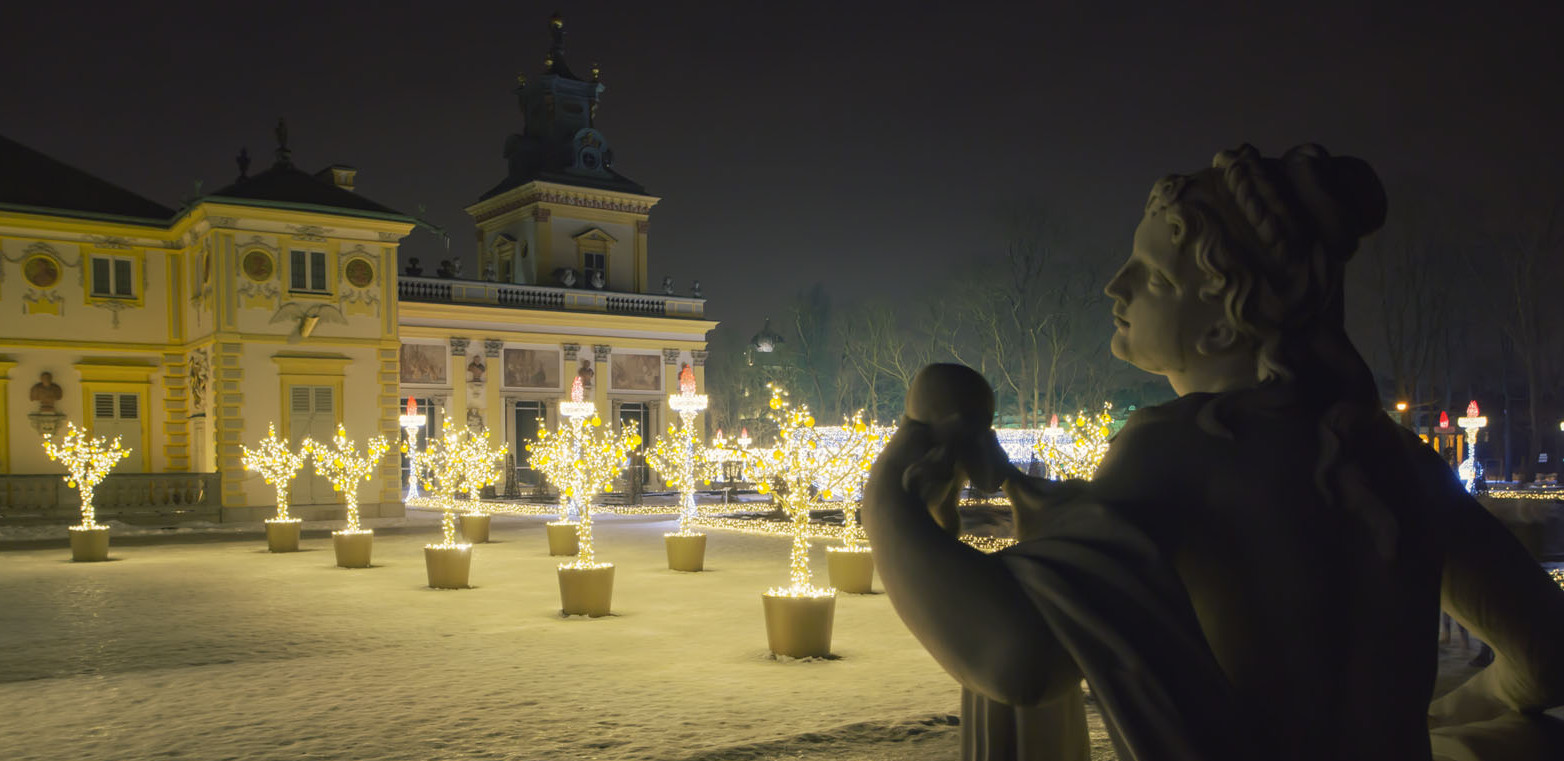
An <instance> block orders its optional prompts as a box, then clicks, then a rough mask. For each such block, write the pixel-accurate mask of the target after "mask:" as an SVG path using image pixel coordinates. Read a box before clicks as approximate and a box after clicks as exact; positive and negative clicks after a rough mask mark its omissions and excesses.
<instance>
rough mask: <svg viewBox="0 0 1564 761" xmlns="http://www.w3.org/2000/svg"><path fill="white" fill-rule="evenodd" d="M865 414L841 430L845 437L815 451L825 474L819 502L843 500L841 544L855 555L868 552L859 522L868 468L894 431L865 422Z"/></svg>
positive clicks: (859, 414)
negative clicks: (856, 552)
mask: <svg viewBox="0 0 1564 761" xmlns="http://www.w3.org/2000/svg"><path fill="white" fill-rule="evenodd" d="M863 412H864V411H863V410H859V411H857V412H856V413H854V414H853V416H852V418H851V419H850V420H848V421H847V424H846V425H844V426H843V427H842V430H843V431H844V432H845V434H846V435H845V436H841V437H837V440H835V441H830V442H829V443H823V444H822V446H819V447H817V448H816V449H815V450H814V451H815V452H817V453H818V455H817V458H816V459H817V460H819V461H820V465H819V467H820V471H821V474H822V477H821V479H820V480H819V481H817V482H816V483H817V484H820V485H823V486H822V487H821V489H820V498H821V499H822V500H829V499H832V498H833V497H835V498H837V499H840V500H841V503H842V542H843V544H845V545H846V546H847V549H849V550H853V551H862V550H865V549H868V545H867V544H866V542H867V539H866V538H865V537H864V535H863V524H862V523H860V522H859V521H858V507H859V505H860V504H861V502H860V501H859V500H860V498H861V496H862V495H861V494H860V492H862V491H863V486H864V484H865V483H868V481H869V468H870V467H872V466H873V465H874V461H875V459H876V458H878V457H879V456H880V451H881V450H883V449H885V442H887V441H889V440H890V437H891V433H892V429H889V428H885V427H882V426H875V425H870V424H868V423H866V422H864V419H863Z"/></svg>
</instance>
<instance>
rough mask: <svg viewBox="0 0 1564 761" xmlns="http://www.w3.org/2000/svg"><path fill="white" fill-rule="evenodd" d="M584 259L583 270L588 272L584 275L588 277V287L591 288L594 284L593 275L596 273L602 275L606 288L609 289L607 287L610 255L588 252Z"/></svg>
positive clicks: (583, 256)
mask: <svg viewBox="0 0 1564 761" xmlns="http://www.w3.org/2000/svg"><path fill="white" fill-rule="evenodd" d="M582 259H583V264H582V269H584V270H586V271H585V272H584V273H582V274H584V275H586V281H587V285H589V286H590V285H591V284H592V273H594V272H595V273H598V274H600V275H602V277H603V284H604V287H607V285H608V254H604V253H594V252H591V251H588V252H586V253H585V254H583V255H582Z"/></svg>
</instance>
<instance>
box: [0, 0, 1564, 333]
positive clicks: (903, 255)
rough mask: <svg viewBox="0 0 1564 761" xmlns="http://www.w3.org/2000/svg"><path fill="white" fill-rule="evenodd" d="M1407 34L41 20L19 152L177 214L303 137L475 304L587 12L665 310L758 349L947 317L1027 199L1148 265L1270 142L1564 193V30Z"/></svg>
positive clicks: (1428, 6) (1022, 13) (741, 7)
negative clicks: (775, 317)
mask: <svg viewBox="0 0 1564 761" xmlns="http://www.w3.org/2000/svg"><path fill="white" fill-rule="evenodd" d="M839 5H840V6H846V7H838V6H839ZM1223 5H1226V6H1228V7H1226V8H1225V9H1222V10H1216V9H1217V8H1219V7H1221V6H1223ZM1381 5H1383V4H1376V3H1366V2H1342V3H1337V2H1328V3H1327V2H1315V3H1307V4H1305V3H1288V4H1286V7H1287V8H1288V9H1289V10H1285V11H1280V10H1276V9H1274V8H1272V6H1281V4H1279V3H1259V2H1243V3H1231V4H1222V3H1178V2H1153V3H1117V2H1103V3H1064V2H1027V3H1016V4H1013V5H998V4H993V5H990V4H977V3H961V4H959V5H957V4H949V5H936V4H923V3H916V4H915V3H840V4H838V3H821V4H815V3H800V2H792V3H724V4H717V3H681V2H652V3H647V2H639V3H561V4H557V5H556V4H555V3H548V4H531V3H525V2H514V1H512V2H489V3H454V2H453V3H429V2H422V3H406V4H392V3H373V4H371V3H346V2H311V3H297V4H296V3H286V2H270V3H252V4H247V5H246V7H245V9H244V10H242V11H240V10H234V9H225V8H218V7H214V6H213V5H211V4H207V3H179V2H173V3H158V4H142V3H91V4H74V3H30V4H27V5H21V4H10V5H9V6H8V8H7V11H6V14H5V17H6V18H5V21H4V24H3V26H0V70H3V71H4V72H6V75H5V92H4V95H3V96H0V97H3V103H4V107H3V109H0V132H3V133H4V134H6V135H8V136H10V137H12V138H13V139H16V140H19V141H21V142H23V143H25V144H27V145H30V146H32V147H34V148H36V149H39V150H41V151H43V152H45V153H48V154H50V155H53V156H54V157H56V158H59V159H61V160H64V161H66V162H67V163H70V164H73V165H76V166H78V167H81V168H83V169H86V170H88V171H91V172H93V173H95V174H98V175H99V176H102V177H104V178H106V179H108V180H110V181H113V182H116V183H118V184H121V185H124V186H125V187H127V188H129V189H131V190H134V191H136V192H139V193H141V194H143V195H146V196H149V197H151V198H152V199H154V200H156V201H159V202H162V203H164V204H169V205H177V204H178V203H179V201H180V200H181V199H182V198H183V197H185V196H187V195H189V194H190V192H191V186H192V181H193V180H195V179H198V178H199V179H201V180H202V181H204V183H205V186H204V187H205V189H206V190H207V191H211V190H215V189H217V188H219V187H221V186H223V185H225V184H227V183H228V182H230V181H232V180H233V179H234V177H235V175H236V168H235V164H234V161H233V156H234V154H235V153H236V152H237V151H238V149H239V147H240V146H247V147H248V148H249V150H250V152H251V154H252V155H253V156H255V157H256V159H257V161H256V164H257V166H256V169H257V170H258V169H261V168H264V167H265V166H266V165H267V164H268V163H269V162H270V156H271V153H272V149H273V147H274V142H273V138H272V131H271V130H272V126H273V125H274V124H275V122H276V120H277V117H278V116H285V117H287V119H288V122H289V126H290V129H291V133H292V139H291V143H292V148H293V151H294V161H295V163H297V164H299V165H300V166H301V167H302V168H305V169H308V170H314V169H318V168H320V167H322V166H325V165H327V164H329V163H347V164H351V165H354V166H357V167H358V168H359V170H360V171H359V176H358V190H359V192H361V193H363V194H364V195H366V196H368V197H370V198H373V199H375V200H377V201H379V202H381V203H384V204H386V205H389V206H392V207H393V208H397V209H400V210H403V211H405V212H407V213H410V214H417V213H418V210H419V208H420V206H422V207H424V209H425V211H424V212H423V214H422V216H423V217H425V218H426V219H428V220H430V221H431V222H433V223H434V224H437V225H440V226H443V227H445V228H447V229H448V230H449V231H450V232H451V241H452V243H451V245H452V252H453V253H457V254H460V255H461V256H463V257H466V258H467V259H468V266H469V272H470V271H471V264H472V256H473V245H474V244H473V232H472V230H473V227H472V223H471V220H470V218H469V217H467V215H466V214H465V213H464V212H463V211H462V208H463V207H464V206H466V205H468V204H470V203H472V202H473V201H474V200H476V198H477V197H478V195H479V194H480V193H482V192H483V191H484V190H486V189H488V188H489V187H491V186H492V185H493V184H494V183H495V182H497V181H498V180H499V179H501V177H502V176H503V174H504V162H503V160H502V158H501V153H500V152H501V147H502V145H503V142H504V139H505V137H506V135H508V134H510V133H512V132H516V131H519V130H520V117H519V114H518V113H517V110H516V106H515V99H514V96H513V95H512V87H513V84H514V79H515V75H516V74H517V73H518V72H523V73H527V74H529V75H530V74H536V73H538V72H539V71H541V68H542V62H543V56H544V53H545V52H546V51H547V49H548V33H547V27H546V22H547V18H548V16H549V15H550V13H551V12H553V11H554V10H556V8H557V9H558V10H560V11H562V12H563V14H564V15H565V17H566V20H567V27H566V29H567V32H568V35H569V36H568V40H567V47H566V59H567V60H568V61H569V62H570V63H571V65H572V66H573V68H574V69H575V70H576V71H577V72H578V73H584V72H585V71H586V70H587V69H588V68H589V64H590V63H591V62H592V61H598V62H600V63H601V66H602V68H603V81H604V83H605V84H606V85H607V91H606V92H605V93H604V96H603V100H602V105H601V108H600V111H599V118H598V123H597V126H598V127H599V129H601V130H602V131H603V132H604V134H605V135H606V136H607V137H608V139H609V140H610V141H611V143H612V144H613V147H614V149H615V154H616V164H615V168H616V169H617V170H619V171H620V172H622V173H624V174H625V175H627V176H629V177H631V178H633V179H635V180H637V181H639V182H641V183H642V184H644V185H645V186H646V187H647V189H648V192H650V193H652V194H653V195H657V196H660V197H662V198H663V199H664V200H663V201H662V203H660V204H659V205H658V206H657V207H656V208H655V209H654V210H653V213H652V237H651V253H652V265H651V276H652V281H653V282H654V283H656V282H660V281H661V279H662V276H663V275H672V276H673V277H674V278H675V280H676V281H677V283H678V289H679V291H680V292H687V291H688V284H689V280H690V279H692V278H699V279H700V280H701V281H702V282H703V285H704V286H705V293H706V296H707V297H708V298H709V302H708V307H707V308H708V311H707V314H708V316H710V317H713V318H715V319H720V320H724V321H738V322H739V323H741V324H753V325H755V327H757V328H758V325H759V320H760V318H761V317H762V316H763V315H766V314H779V313H780V312H781V310H782V309H783V307H784V305H785V304H786V303H787V302H788V301H789V300H790V299H791V296H792V294H793V293H794V292H795V291H797V290H798V289H800V288H803V287H806V286H808V285H809V284H810V283H812V282H814V281H816V280H821V281H825V282H826V283H827V284H828V285H830V286H831V288H832V292H833V293H834V295H836V296H837V297H839V298H843V299H849V298H859V297H860V294H861V295H863V296H867V297H882V296H891V295H895V294H899V293H905V292H909V290H910V291H914V292H916V291H919V290H921V289H925V288H927V287H929V286H930V285H931V284H932V283H934V282H936V281H937V278H939V277H941V276H944V275H946V274H948V272H949V265H948V264H947V262H949V261H951V260H953V259H957V258H967V257H973V256H983V255H992V254H994V253H995V252H997V251H998V250H999V247H998V246H999V244H998V240H999V237H1000V235H1001V234H1002V230H1001V229H1000V227H999V225H997V220H998V210H1000V209H1001V208H1003V207H1005V206H1007V205H1013V204H1015V203H1017V199H1021V201H1022V202H1025V203H1032V204H1036V205H1041V206H1045V207H1047V208H1049V209H1050V210H1051V212H1050V213H1052V214H1054V215H1055V216H1057V217H1058V218H1060V219H1066V220H1069V221H1070V223H1071V224H1072V225H1073V226H1075V227H1076V228H1077V229H1078V234H1079V235H1080V236H1081V237H1082V238H1084V239H1088V240H1089V242H1090V243H1091V244H1093V245H1095V246H1099V247H1101V248H1103V249H1104V250H1108V251H1111V252H1112V256H1114V257H1115V258H1117V257H1120V256H1122V253H1123V252H1126V251H1127V249H1128V242H1129V237H1130V233H1131V231H1132V229H1133V225H1134V222H1135V220H1136V219H1137V217H1138V215H1139V210H1140V208H1141V204H1142V202H1143V200H1144V198H1145V193H1146V192H1147V190H1148V188H1149V187H1150V184H1151V182H1152V181H1153V180H1155V179H1157V178H1158V177H1160V176H1162V175H1163V174H1166V173H1168V172H1171V171H1192V170H1195V169H1198V168H1201V167H1204V166H1206V165H1207V163H1208V162H1209V160H1210V157H1211V155H1212V154H1214V153H1215V152H1216V151H1217V150H1219V149H1222V148H1226V147H1232V146H1234V145H1236V144H1238V143H1241V142H1250V143H1253V144H1255V145H1257V146H1258V147H1260V148H1261V149H1262V150H1263V151H1265V152H1266V153H1268V154H1273V155H1274V154H1277V153H1280V152H1281V151H1283V150H1285V149H1286V148H1287V147H1289V146H1291V145H1293V144H1296V143H1300V142H1318V143H1321V144H1323V145H1325V146H1326V147H1327V148H1329V149H1330V150H1332V151H1333V152H1335V153H1343V154H1353V155H1358V156H1362V157H1364V158H1367V159H1368V160H1369V161H1370V162H1371V163H1373V164H1374V165H1375V166H1376V168H1378V169H1379V171H1380V173H1381V174H1382V175H1383V176H1384V177H1385V179H1386V182H1387V185H1388V186H1389V187H1390V190H1391V193H1392V195H1391V208H1392V211H1391V214H1392V215H1394V214H1395V208H1396V201H1397V195H1396V192H1397V189H1398V188H1399V187H1416V186H1418V185H1420V184H1423V183H1428V182H1432V183H1435V184H1445V185H1448V186H1451V187H1459V188H1461V189H1463V190H1465V191H1467V192H1470V193H1475V194H1486V193H1488V192H1490V190H1491V191H1492V192H1495V193H1498V192H1504V190H1505V189H1506V188H1508V187H1510V186H1512V185H1515V184H1517V183H1520V182H1522V181H1524V180H1529V179H1531V178H1536V177H1544V178H1551V179H1550V180H1549V182H1551V183H1552V184H1554V185H1556V184H1557V183H1558V179H1557V178H1559V177H1561V176H1564V148H1561V143H1564V140H1561V137H1564V131H1561V127H1564V118H1561V117H1564V98H1561V97H1560V96H1559V92H1560V90H1561V88H1564V76H1561V75H1564V64H1561V53H1560V45H1559V42H1558V40H1557V35H1558V34H1559V30H1560V29H1561V28H1564V24H1561V21H1564V13H1561V12H1560V11H1559V7H1560V5H1561V4H1560V3H1533V4H1525V5H1521V4H1515V5H1509V4H1506V3H1493V2H1483V3H1470V2H1467V3H1451V4H1445V3H1418V4H1411V3H1408V4H1405V7H1404V8H1401V7H1395V8H1392V7H1377V6H1381ZM1186 6H1206V7H1207V8H1209V9H1210V10H1202V11H1195V10H1190V9H1189V8H1188V7H1186ZM1252 6H1264V7H1265V9H1263V10H1259V9H1256V8H1255V7H1252ZM1543 6H1550V8H1548V9H1546V10H1544V9H1543ZM403 255H404V257H406V256H408V255H413V256H419V257H420V259H422V260H423V261H424V263H425V266H426V267H428V266H430V265H432V263H433V261H434V260H437V259H440V258H444V257H445V256H446V254H445V253H444V251H443V244H442V243H440V242H439V241H438V240H437V239H436V238H435V237H434V236H431V235H427V234H420V235H417V236H415V237H413V238H410V239H409V240H408V241H407V242H406V244H405V245H404V254H403ZM1107 326H1108V321H1107V316H1106V315H1104V329H1105V330H1106V329H1107Z"/></svg>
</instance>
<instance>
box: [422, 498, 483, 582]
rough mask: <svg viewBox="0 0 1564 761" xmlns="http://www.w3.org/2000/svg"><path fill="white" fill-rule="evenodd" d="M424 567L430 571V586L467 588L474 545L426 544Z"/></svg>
mask: <svg viewBox="0 0 1564 761" xmlns="http://www.w3.org/2000/svg"><path fill="white" fill-rule="evenodd" d="M485 517H487V516H485ZM424 567H425V568H426V569H427V570H428V572H429V586H431V587H434V588H435V589H466V588H467V587H468V586H469V585H468V584H467V578H468V574H469V572H470V571H471V570H472V545H470V544H458V545H454V546H449V547H440V546H436V545H428V544H426V545H424Z"/></svg>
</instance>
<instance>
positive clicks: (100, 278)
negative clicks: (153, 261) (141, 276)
mask: <svg viewBox="0 0 1564 761" xmlns="http://www.w3.org/2000/svg"><path fill="white" fill-rule="evenodd" d="M135 273H136V262H135V260H134V259H130V258H127V257H123V256H94V257H92V295H94V296H100V297H104V298H111V299H132V298H135V297H136V286H135V282H134V280H135Z"/></svg>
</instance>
